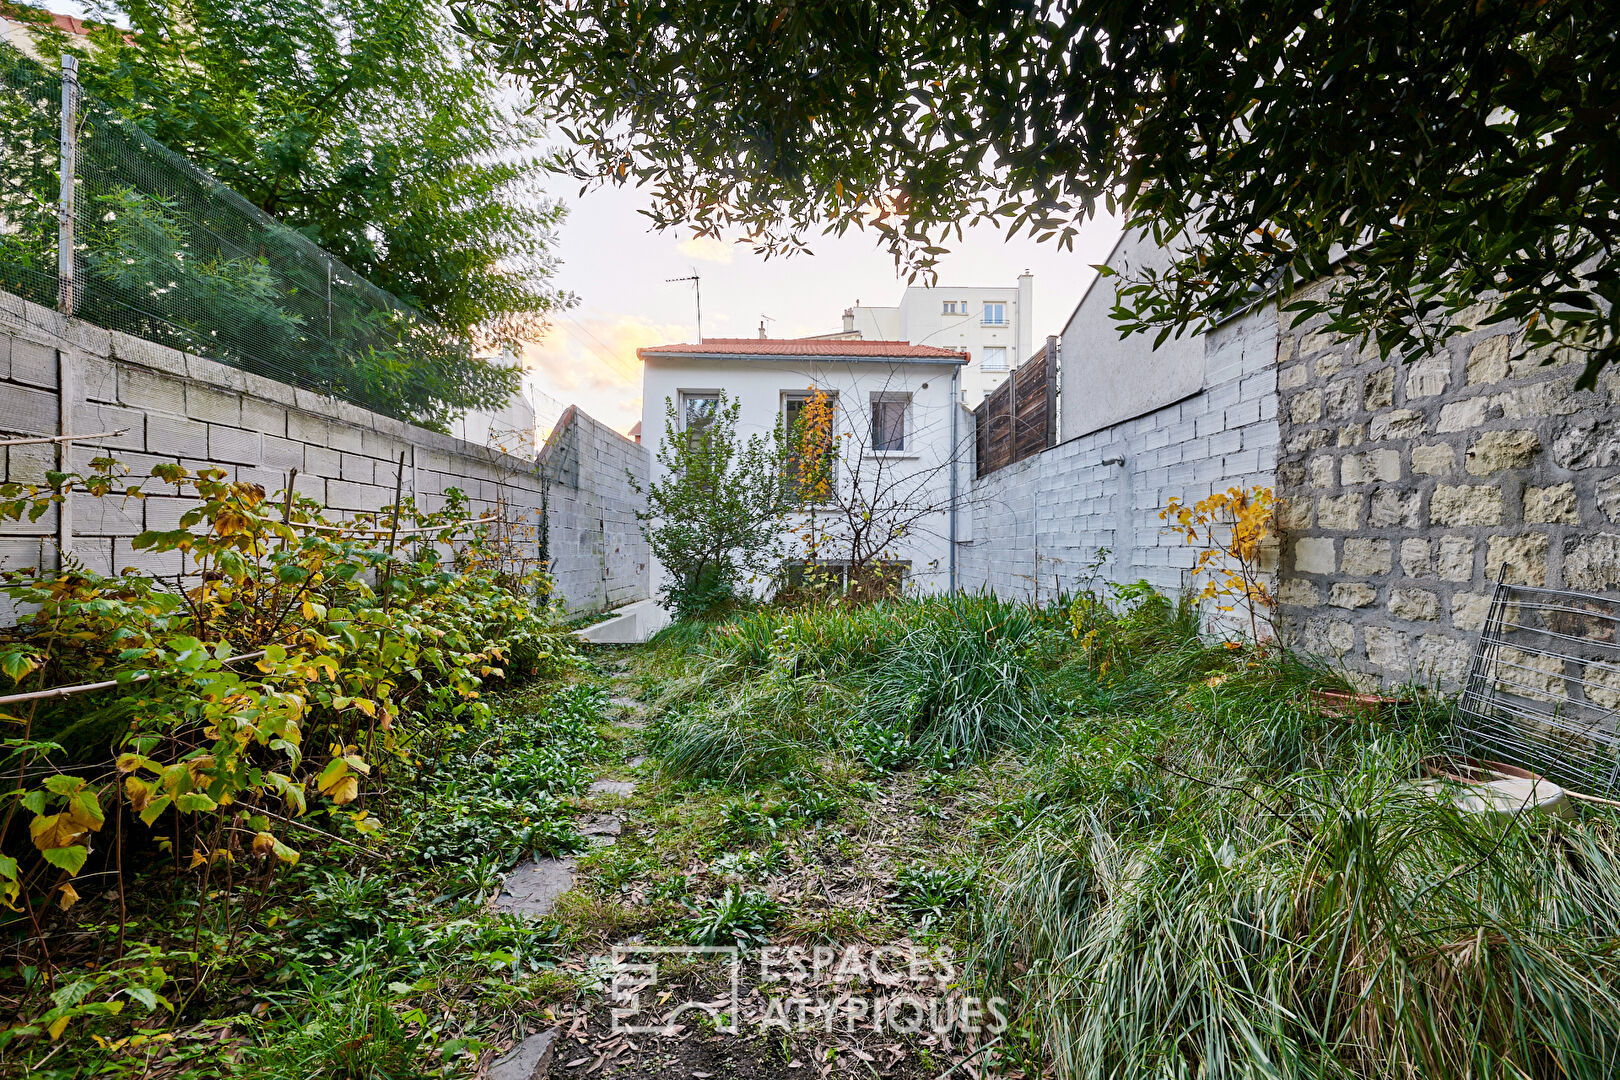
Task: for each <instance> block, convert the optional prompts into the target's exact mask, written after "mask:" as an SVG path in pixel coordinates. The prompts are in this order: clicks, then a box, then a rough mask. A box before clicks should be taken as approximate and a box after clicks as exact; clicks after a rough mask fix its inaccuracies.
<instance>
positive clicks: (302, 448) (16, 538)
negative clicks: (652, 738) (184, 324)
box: [0, 293, 648, 618]
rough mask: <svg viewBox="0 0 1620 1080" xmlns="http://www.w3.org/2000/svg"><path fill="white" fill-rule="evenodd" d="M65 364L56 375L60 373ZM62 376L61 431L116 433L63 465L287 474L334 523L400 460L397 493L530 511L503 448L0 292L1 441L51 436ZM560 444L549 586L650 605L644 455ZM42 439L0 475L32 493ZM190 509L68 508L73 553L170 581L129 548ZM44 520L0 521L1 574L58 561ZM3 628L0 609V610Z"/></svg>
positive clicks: (106, 569)
mask: <svg viewBox="0 0 1620 1080" xmlns="http://www.w3.org/2000/svg"><path fill="white" fill-rule="evenodd" d="M64 362H65V367H64ZM64 370H65V371H66V372H67V374H68V382H69V387H68V400H69V402H70V408H69V410H68V413H69V415H68V428H67V430H68V431H69V432H72V433H80V434H89V433H98V432H109V431H121V432H122V434H119V435H117V436H114V437H109V438H104V439H100V440H95V441H91V442H74V443H72V444H71V447H72V448H71V450H70V451H69V464H70V465H71V466H72V467H73V468H74V469H78V470H83V469H85V468H86V467H87V466H88V463H89V461H90V459H91V458H94V457H99V456H111V457H115V458H117V459H118V460H119V461H120V462H122V463H123V464H124V465H127V466H129V467H130V469H131V474H132V476H145V475H148V474H149V473H150V471H151V468H152V466H153V465H155V464H157V463H159V462H165V461H167V462H179V463H180V464H182V465H184V466H186V467H187V468H189V469H199V468H204V467H217V468H222V469H225V470H226V471H227V472H228V473H229V474H230V476H231V477H232V478H233V479H238V480H246V481H252V482H256V483H259V484H262V485H264V487H265V489H266V490H267V491H271V492H275V491H278V490H281V489H284V488H285V487H286V483H287V477H288V472H289V470H290V469H293V468H297V469H298V476H297V479H296V481H295V484H296V487H297V489H298V491H299V492H300V493H301V494H304V495H308V496H309V497H311V498H313V499H316V500H318V501H320V502H322V503H324V504H325V505H326V506H327V507H328V508H329V509H331V510H332V511H334V512H337V513H339V514H342V513H344V512H354V511H363V510H376V509H378V508H379V507H381V506H383V505H386V504H387V503H389V502H392V501H393V490H394V483H395V479H396V476H397V474H398V470H399V460H400V455H401V454H402V453H403V454H404V455H405V469H404V481H403V482H404V490H405V492H407V493H413V494H414V495H415V496H416V499H417V502H418V504H419V505H421V506H424V507H426V508H428V509H436V508H438V507H440V506H442V505H443V503H444V495H443V493H444V491H445V489H446V488H449V487H456V488H460V489H461V490H462V491H463V492H465V493H466V494H467V496H468V498H469V499H470V500H471V502H472V504H473V506H474V508H475V511H477V512H482V511H483V510H485V509H488V508H491V507H493V506H495V505H496V504H497V503H498V502H499V501H502V500H504V501H505V503H506V504H507V506H509V507H510V512H511V513H513V514H514V515H528V516H529V518H530V520H532V519H533V515H534V514H535V513H536V512H537V511H538V509H539V506H540V491H541V485H542V482H543V479H542V478H543V476H544V475H545V470H544V469H543V468H542V467H541V465H540V463H538V462H535V461H525V460H523V459H520V458H516V457H512V456H510V455H506V454H501V453H499V452H496V451H493V450H490V449H488V448H486V447H482V446H477V445H474V444H472V443H467V442H462V441H461V440H458V439H454V438H451V437H450V436H448V435H440V434H438V433H436V432H431V431H427V430H424V429H422V428H418V427H414V426H412V425H410V424H406V423H403V422H401V421H398V420H394V419H391V418H389V417H385V416H379V415H377V414H376V413H372V412H368V411H366V410H364V409H362V408H360V407H358V406H356V405H351V404H349V403H348V402H345V401H339V400H337V399H335V398H329V397H325V396H323V395H320V394H315V393H312V392H310V391H306V390H301V389H295V388H293V387H291V386H288V385H286V384H284V383H278V382H273V381H271V380H269V379H265V378H262V377H260V376H257V375H254V374H252V373H250V372H245V371H241V370H238V369H236V368H232V367H227V366H225V365H223V364H219V363H215V362H214V361H212V360H208V359H205V358H203V357H199V356H193V355H191V354H188V353H182V352H178V351H176V350H173V349H169V348H166V347H164V346H161V345H155V344H153V343H151V342H148V341H144V340H141V339H139V338H134V337H129V336H128V335H125V334H119V333H115V332H109V331H107V330H102V329H99V328H97V327H94V326H91V325H89V324H88V323H84V322H82V321H80V320H77V319H64V318H63V317H62V316H60V315H59V314H57V313H56V312H53V311H51V310H49V309H47V308H42V307H39V306H37V305H34V304H30V303H27V302H26V301H23V300H21V299H19V298H17V297H15V296H12V295H10V294H8V293H0V432H4V433H5V435H6V436H8V437H19V436H21V437H27V436H52V435H57V434H60V433H61V430H62V429H61V427H60V412H61V401H62V388H61V385H60V384H61V372H62V371H64ZM570 420H571V425H572V427H573V428H574V429H576V430H575V431H574V432H573V433H572V434H571V435H570V436H569V438H570V440H571V442H572V444H573V445H576V446H579V447H580V448H581V450H580V452H579V455H578V456H579V461H580V463H581V465H580V468H578V469H577V470H575V472H574V474H573V476H572V483H564V484H554V485H553V490H552V491H551V492H550V498H549V509H550V516H551V518H552V521H553V527H552V551H553V554H554V556H555V557H556V564H557V565H556V570H557V584H558V592H559V594H560V595H561V596H562V597H563V598H564V600H565V601H566V603H567V604H568V606H569V607H570V608H572V609H575V610H593V609H599V608H602V607H604V606H607V605H608V604H609V603H614V604H617V603H621V602H628V601H630V600H635V599H640V598H642V597H645V596H646V595H647V561H648V560H647V554H646V545H645V543H644V542H643V541H642V540H641V537H640V534H639V532H637V531H636V530H635V529H633V528H630V529H626V527H625V523H626V522H630V523H631V524H633V523H634V520H635V509H636V506H637V502H636V498H635V495H634V492H633V491H632V490H631V488H630V486H629V480H628V476H629V474H630V473H632V472H639V474H640V475H641V476H643V477H644V476H645V474H646V469H647V455H646V452H645V451H644V450H643V449H642V448H641V447H640V446H638V445H637V444H635V443H633V442H631V441H630V440H628V439H625V438H624V437H623V436H620V435H618V434H617V433H615V432H613V431H612V430H610V429H609V428H607V427H605V426H604V425H602V424H600V423H598V422H597V421H595V420H593V419H591V418H590V417H588V416H586V415H585V414H583V413H580V412H578V411H577V410H575V411H574V412H573V413H572V416H571V417H570ZM56 455H57V450H56V447H55V446H52V445H49V444H36V445H31V446H17V447H7V448H0V475H3V476H4V478H5V479H6V480H9V481H17V482H22V483H41V482H43V481H44V480H45V473H46V472H47V470H50V469H53V468H56V467H57V457H56ZM188 505H189V502H188V501H187V500H182V499H178V498H171V497H164V496H159V495H153V496H152V497H149V498H146V499H144V500H135V499H131V500H127V501H124V500H118V499H107V498H103V499H94V498H91V497H89V496H82V495H81V496H76V497H74V499H73V507H72V511H71V522H72V525H73V541H72V550H73V553H74V555H75V556H76V557H78V558H80V559H82V560H83V561H84V562H85V563H86V564H87V565H88V566H89V567H90V568H92V569H94V570H96V571H98V572H100V573H104V574H115V573H119V572H121V571H122V570H124V569H125V568H126V567H133V568H136V569H138V570H141V571H147V572H149V571H158V572H162V573H174V572H177V571H178V570H179V569H180V566H179V564H178V559H179V553H178V552H171V553H167V554H165V555H156V556H155V555H153V554H152V553H150V552H141V551H136V550H134V548H133V546H132V544H131V541H132V540H133V538H134V537H135V535H136V534H138V533H140V532H142V531H143V530H145V529H148V528H173V527H175V525H176V523H177V522H178V520H179V517H180V515H181V514H183V513H184V512H185V510H186V508H187V506H188ZM58 527H59V526H58V520H57V518H56V515H55V512H54V510H53V512H52V513H51V514H50V515H49V516H47V517H45V518H42V519H41V520H40V521H37V522H8V523H0V566H3V567H18V566H39V565H44V566H54V565H56V560H57V549H56V540H57V535H58ZM0 618H9V613H7V612H5V611H0Z"/></svg>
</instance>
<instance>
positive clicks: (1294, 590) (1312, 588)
mask: <svg viewBox="0 0 1620 1080" xmlns="http://www.w3.org/2000/svg"><path fill="white" fill-rule="evenodd" d="M1277 602H1278V603H1279V604H1290V605H1292V606H1294V607H1318V606H1320V605H1321V603H1322V593H1321V591H1320V590H1319V589H1317V587H1316V585H1315V584H1314V583H1313V582H1310V581H1306V580H1305V579H1304V578H1295V577H1291V578H1287V579H1285V580H1284V581H1283V583H1282V584H1281V585H1279V586H1277Z"/></svg>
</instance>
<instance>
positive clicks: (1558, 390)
mask: <svg viewBox="0 0 1620 1080" xmlns="http://www.w3.org/2000/svg"><path fill="white" fill-rule="evenodd" d="M1595 404H1597V396H1596V395H1595V394H1590V393H1585V392H1577V391H1576V389H1575V380H1574V379H1550V380H1548V381H1546V382H1538V383H1531V384H1530V385H1529V386H1516V387H1514V388H1513V389H1512V390H1509V391H1508V392H1507V393H1505V394H1497V395H1496V396H1495V397H1493V398H1491V408H1492V409H1495V410H1496V411H1497V412H1499V413H1500V414H1501V415H1502V417H1503V418H1504V419H1507V420H1539V419H1541V418H1542V417H1546V416H1568V415H1569V414H1571V413H1575V412H1579V411H1581V409H1583V408H1585V407H1586V406H1588V405H1595Z"/></svg>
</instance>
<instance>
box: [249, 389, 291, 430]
mask: <svg viewBox="0 0 1620 1080" xmlns="http://www.w3.org/2000/svg"><path fill="white" fill-rule="evenodd" d="M242 426H243V427H244V428H246V429H247V430H248V431H256V432H258V433H259V434H260V435H276V436H284V435H286V434H287V409H286V407H285V406H282V405H277V404H274V403H273V402H269V401H260V400H259V399H258V398H252V397H245V398H243V399H242Z"/></svg>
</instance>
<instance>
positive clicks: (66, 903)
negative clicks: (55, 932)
mask: <svg viewBox="0 0 1620 1080" xmlns="http://www.w3.org/2000/svg"><path fill="white" fill-rule="evenodd" d="M56 902H57V904H58V905H59V906H60V907H61V909H62V910H63V911H66V910H67V909H68V908H70V907H72V906H73V905H74V904H77V903H78V902H79V890H77V889H75V888H74V887H73V883H72V882H71V881H64V882H62V888H61V892H60V893H59V894H58V895H57V897H56Z"/></svg>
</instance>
